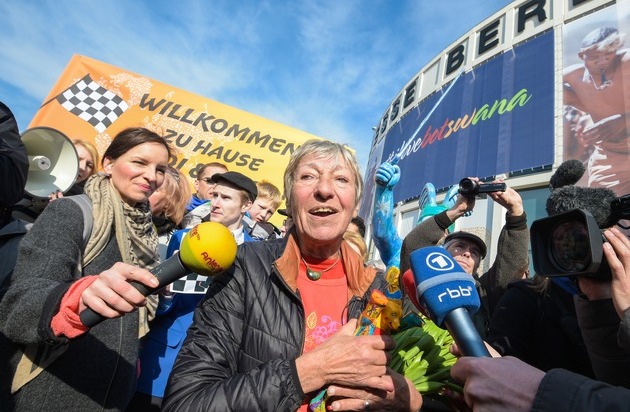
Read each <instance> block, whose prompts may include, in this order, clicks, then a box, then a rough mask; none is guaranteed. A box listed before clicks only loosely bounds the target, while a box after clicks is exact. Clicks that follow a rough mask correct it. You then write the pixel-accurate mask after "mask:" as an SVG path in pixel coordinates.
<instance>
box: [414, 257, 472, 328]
mask: <svg viewBox="0 0 630 412" xmlns="http://www.w3.org/2000/svg"><path fill="white" fill-rule="evenodd" d="M410 259H411V271H412V272H413V277H414V281H415V284H416V294H417V295H416V296H417V298H418V301H419V302H421V303H422V304H423V305H424V306H425V307H426V309H427V311H428V313H429V315H430V317H431V319H432V320H433V321H434V322H435V323H436V324H437V325H439V326H442V325H443V322H444V318H445V317H446V315H448V314H449V313H450V312H452V311H453V310H455V309H457V308H465V309H467V310H468V313H469V314H470V315H473V314H474V313H475V312H477V310H478V309H479V306H480V301H479V295H478V294H477V290H476V289H475V280H474V279H473V277H472V276H471V275H469V274H467V273H466V272H464V270H463V269H462V268H461V266H459V264H458V263H457V262H456V261H455V260H454V259H453V257H452V256H451V255H450V253H448V251H446V249H444V248H442V247H439V246H430V247H425V248H422V249H418V250H415V251H413V252H412V253H411V255H410Z"/></svg>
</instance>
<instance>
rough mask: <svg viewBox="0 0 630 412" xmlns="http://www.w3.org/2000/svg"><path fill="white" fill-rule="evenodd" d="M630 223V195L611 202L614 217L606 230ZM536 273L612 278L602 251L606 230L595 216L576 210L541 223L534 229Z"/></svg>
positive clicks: (532, 233) (534, 225)
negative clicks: (622, 221) (624, 221)
mask: <svg viewBox="0 0 630 412" xmlns="http://www.w3.org/2000/svg"><path fill="white" fill-rule="evenodd" d="M621 219H630V194H628V195H625V196H622V197H618V198H616V199H614V200H612V201H611V202H610V216H609V217H608V220H607V223H606V225H605V226H602V227H611V226H613V225H615V224H616V223H617V222H618V221H619V220H621ZM530 234H531V236H530V237H531V245H532V259H533V264H534V270H535V271H536V273H537V274H539V275H541V276H596V277H601V278H602V279H607V278H610V277H611V273H610V267H609V266H608V262H606V257H605V256H604V252H603V249H602V246H603V243H604V242H605V239H604V236H603V234H602V229H600V227H599V226H598V224H597V221H596V219H595V218H594V217H593V215H592V214H591V213H589V212H588V211H586V210H583V209H574V210H570V211H568V212H564V213H560V214H558V215H555V216H550V217H546V218H543V219H538V220H536V221H534V222H533V223H532V227H531V229H530Z"/></svg>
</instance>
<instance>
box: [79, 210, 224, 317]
mask: <svg viewBox="0 0 630 412" xmlns="http://www.w3.org/2000/svg"><path fill="white" fill-rule="evenodd" d="M234 259H236V240H234V236H233V235H232V232H230V231H229V229H228V228H227V227H225V226H223V225H222V224H220V223H217V222H204V223H200V224H198V225H197V226H195V227H193V228H192V229H191V230H190V231H189V232H188V233H186V234H185V235H184V237H183V238H182V243H181V245H180V248H179V252H178V253H175V254H174V255H173V256H171V257H170V258H168V259H166V260H165V261H164V262H162V263H160V264H159V265H158V266H156V267H154V268H153V269H151V270H150V272H151V273H152V274H153V275H154V276H155V277H156V278H157V279H158V281H159V282H160V284H159V285H158V286H157V287H154V288H152V287H149V286H146V285H145V284H143V283H140V282H137V281H133V280H132V281H129V283H130V284H131V285H132V286H133V287H134V288H136V289H137V290H138V291H139V292H140V293H142V295H144V296H149V295H150V294H152V293H153V292H155V291H157V290H160V289H162V288H163V287H164V286H166V285H168V284H170V283H173V282H174V281H176V280H177V279H179V278H181V277H182V276H186V275H188V274H189V273H191V272H195V273H198V274H200V275H204V276H215V275H217V274H219V273H221V272H223V271H225V270H227V269H228V268H229V267H230V266H232V263H234ZM79 318H80V319H81V323H83V325H85V326H87V327H90V328H91V327H93V326H96V325H98V324H99V323H101V322H102V321H104V320H105V319H107V318H105V317H103V316H101V315H100V314H98V313H96V312H94V311H93V310H92V309H90V308H87V309H85V310H83V311H82V312H81V313H80V314H79Z"/></svg>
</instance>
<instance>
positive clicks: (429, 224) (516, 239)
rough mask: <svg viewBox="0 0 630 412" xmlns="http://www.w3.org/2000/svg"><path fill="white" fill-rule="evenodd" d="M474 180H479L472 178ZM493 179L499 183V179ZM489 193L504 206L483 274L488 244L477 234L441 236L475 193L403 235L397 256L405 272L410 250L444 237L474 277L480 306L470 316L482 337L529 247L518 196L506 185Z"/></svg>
mask: <svg viewBox="0 0 630 412" xmlns="http://www.w3.org/2000/svg"><path fill="white" fill-rule="evenodd" d="M473 180H475V181H478V180H479V179H477V178H473ZM495 182H502V180H496V181H495ZM482 184H483V183H482ZM488 196H489V197H490V198H491V199H492V200H493V201H494V202H496V203H497V204H499V205H501V206H503V207H504V208H505V209H506V216H505V225H504V226H503V229H502V230H501V234H500V236H499V241H498V244H497V255H496V258H495V260H494V263H493V264H492V266H491V267H490V269H489V270H488V271H487V272H485V273H484V274H483V275H481V276H479V275H478V273H477V270H478V269H479V265H480V263H481V261H482V260H483V259H484V258H485V257H486V253H487V247H486V244H485V242H484V241H483V240H482V239H481V238H480V237H479V236H477V235H475V234H473V233H469V232H465V231H458V232H454V233H451V234H449V235H448V236H446V238H444V235H445V234H446V233H447V230H448V227H449V226H451V225H452V224H453V223H455V221H456V220H457V219H459V218H460V217H462V216H464V215H466V214H467V213H468V212H472V210H473V208H474V206H475V197H474V196H464V195H462V194H458V195H457V200H456V201H455V204H454V205H453V206H452V207H451V208H450V209H448V210H445V211H443V212H441V213H439V214H437V215H435V216H433V217H431V218H430V219H426V220H425V221H423V222H421V223H420V224H418V226H416V227H415V228H414V229H413V230H412V231H411V232H410V233H409V234H408V235H407V237H405V239H404V241H403V244H402V250H401V255H400V273H403V274H404V273H405V271H407V269H409V268H410V261H409V255H410V254H411V252H413V251H414V250H416V249H419V248H422V247H427V246H434V245H437V244H439V243H440V242H441V241H442V239H443V238H444V242H443V246H444V248H445V249H446V250H447V251H448V252H449V253H450V254H451V255H452V256H453V258H454V259H455V261H456V262H457V263H459V265H460V266H461V267H462V269H464V270H465V271H466V273H468V274H469V275H471V276H473V277H474V278H475V283H476V284H477V291H478V292H479V297H480V298H481V308H480V309H479V311H477V313H475V314H474V315H473V322H474V323H475V327H476V329H477V331H478V332H479V334H480V335H481V337H482V338H484V337H485V336H486V332H487V329H488V324H489V322H490V318H491V316H492V313H493V311H494V308H495V307H496V305H497V303H498V301H499V299H500V298H501V296H502V295H503V293H504V292H505V290H506V288H507V285H508V283H510V282H511V281H513V280H516V279H520V278H521V277H522V275H523V273H524V272H525V271H526V270H527V267H528V257H527V250H528V247H529V230H528V228H527V217H526V215H525V210H524V209H523V199H521V196H520V195H519V194H518V193H517V192H516V191H515V190H514V189H512V188H510V187H506V190H505V192H491V193H488ZM404 301H405V302H404V304H405V310H410V309H412V306H411V305H410V304H409V303H408V301H409V299H407V298H406V297H405V298H404Z"/></svg>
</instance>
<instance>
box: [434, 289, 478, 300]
mask: <svg viewBox="0 0 630 412" xmlns="http://www.w3.org/2000/svg"><path fill="white" fill-rule="evenodd" d="M471 291H472V286H468V287H465V288H464V287H461V286H459V287H458V288H456V289H449V288H446V292H444V293H440V294H439V295H438V300H439V301H440V302H442V298H443V297H445V296H446V295H448V296H449V297H450V298H451V299H457V298H461V297H468V296H470V294H471Z"/></svg>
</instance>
